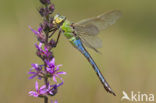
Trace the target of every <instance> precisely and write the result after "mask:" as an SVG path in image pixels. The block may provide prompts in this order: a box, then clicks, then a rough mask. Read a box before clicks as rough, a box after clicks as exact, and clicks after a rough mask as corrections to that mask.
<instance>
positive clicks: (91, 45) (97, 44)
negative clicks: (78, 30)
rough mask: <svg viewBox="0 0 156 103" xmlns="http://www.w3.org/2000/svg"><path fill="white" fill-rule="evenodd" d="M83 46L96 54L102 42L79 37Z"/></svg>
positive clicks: (88, 37)
mask: <svg viewBox="0 0 156 103" xmlns="http://www.w3.org/2000/svg"><path fill="white" fill-rule="evenodd" d="M80 38H81V41H82V42H83V44H84V45H85V46H87V47H89V48H91V49H93V50H94V51H96V52H99V51H98V50H97V49H98V48H101V47H102V40H101V39H100V38H98V37H92V36H87V35H86V36H80Z"/></svg>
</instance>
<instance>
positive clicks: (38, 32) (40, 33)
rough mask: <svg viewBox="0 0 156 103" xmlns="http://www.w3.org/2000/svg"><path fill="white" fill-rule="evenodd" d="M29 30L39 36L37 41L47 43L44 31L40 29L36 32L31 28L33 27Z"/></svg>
mask: <svg viewBox="0 0 156 103" xmlns="http://www.w3.org/2000/svg"><path fill="white" fill-rule="evenodd" d="M29 28H30V29H31V31H32V32H33V33H34V34H35V35H36V36H37V39H38V40H39V41H40V42H42V43H44V42H45V38H46V37H45V35H44V34H43V33H42V31H43V29H42V28H41V27H39V28H38V30H37V31H36V30H34V29H32V28H31V26H29Z"/></svg>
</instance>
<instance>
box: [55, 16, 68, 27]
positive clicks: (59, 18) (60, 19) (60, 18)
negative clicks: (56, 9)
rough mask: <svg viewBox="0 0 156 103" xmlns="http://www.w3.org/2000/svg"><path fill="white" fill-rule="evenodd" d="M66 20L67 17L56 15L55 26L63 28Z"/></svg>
mask: <svg viewBox="0 0 156 103" xmlns="http://www.w3.org/2000/svg"><path fill="white" fill-rule="evenodd" d="M65 20H66V17H65V16H62V15H60V14H56V15H55V16H54V20H53V24H54V25H57V26H61V25H62V24H63V23H64V21H65Z"/></svg>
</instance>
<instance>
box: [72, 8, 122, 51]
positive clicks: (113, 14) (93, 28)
mask: <svg viewBox="0 0 156 103" xmlns="http://www.w3.org/2000/svg"><path fill="white" fill-rule="evenodd" d="M120 16H121V12H120V11H118V10H113V11H109V12H106V13H104V14H102V15H99V16H97V17H93V18H89V19H84V20H82V21H80V22H78V23H75V24H74V30H75V32H76V34H77V35H78V36H79V37H80V38H81V40H82V42H83V43H84V44H85V45H86V46H87V47H89V48H91V49H93V50H95V51H96V52H97V48H101V47H102V41H101V40H100V39H99V38H98V37H97V36H96V35H97V34H99V32H100V31H101V30H104V29H106V28H107V27H109V26H110V25H112V24H114V23H115V22H116V20H117V19H118V18H119V17H120Z"/></svg>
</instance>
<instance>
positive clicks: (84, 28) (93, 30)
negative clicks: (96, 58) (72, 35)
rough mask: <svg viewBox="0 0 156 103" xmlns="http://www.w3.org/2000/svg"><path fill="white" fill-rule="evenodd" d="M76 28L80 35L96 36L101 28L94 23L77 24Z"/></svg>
mask: <svg viewBox="0 0 156 103" xmlns="http://www.w3.org/2000/svg"><path fill="white" fill-rule="evenodd" d="M74 30H75V32H76V33H77V34H78V35H81V36H83V35H84V36H85V35H88V36H96V35H97V34H99V29H98V28H97V27H96V26H95V25H93V24H88V25H75V26H74Z"/></svg>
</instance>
